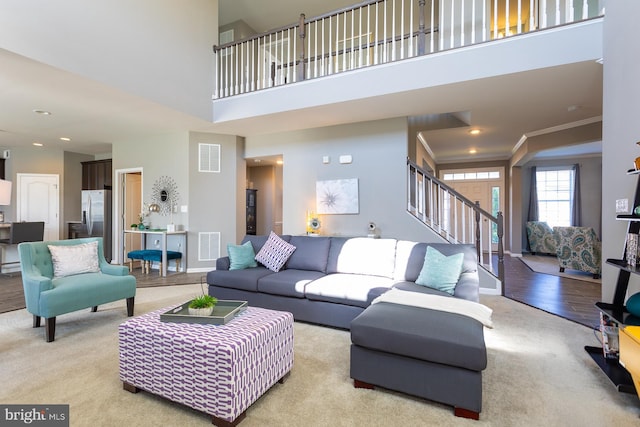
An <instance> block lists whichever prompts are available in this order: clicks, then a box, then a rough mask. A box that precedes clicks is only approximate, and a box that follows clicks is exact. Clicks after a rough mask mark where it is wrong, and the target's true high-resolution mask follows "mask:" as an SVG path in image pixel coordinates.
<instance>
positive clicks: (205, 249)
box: [198, 231, 220, 261]
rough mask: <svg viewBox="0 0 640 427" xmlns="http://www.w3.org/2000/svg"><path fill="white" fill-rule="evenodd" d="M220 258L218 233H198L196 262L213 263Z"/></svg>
mask: <svg viewBox="0 0 640 427" xmlns="http://www.w3.org/2000/svg"><path fill="white" fill-rule="evenodd" d="M218 258H220V232H218V231H209V232H201V233H198V261H215V260H216V259H218Z"/></svg>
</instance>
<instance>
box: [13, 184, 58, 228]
mask: <svg viewBox="0 0 640 427" xmlns="http://www.w3.org/2000/svg"><path fill="white" fill-rule="evenodd" d="M17 181H18V182H17V184H18V185H17V189H18V191H17V194H16V203H17V212H16V214H17V219H16V220H17V221H44V240H45V241H46V240H59V239H60V221H59V218H60V203H59V200H60V187H59V181H60V177H59V175H46V174H35V173H33V174H32V173H19V174H17Z"/></svg>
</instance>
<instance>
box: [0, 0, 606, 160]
mask: <svg viewBox="0 0 640 427" xmlns="http://www.w3.org/2000/svg"><path fill="white" fill-rule="evenodd" d="M219 3H220V24H221V25H224V24H226V23H230V22H233V21H235V20H237V19H240V18H242V19H243V20H244V21H245V22H246V23H247V24H249V25H250V26H251V27H252V28H254V29H255V30H256V31H258V32H263V31H266V30H268V29H270V28H275V27H281V26H283V25H287V24H290V23H293V22H296V21H297V19H298V16H299V14H300V13H301V12H304V13H306V15H307V16H308V17H312V16H316V15H319V14H321V13H323V12H326V11H327V10H334V9H339V8H342V7H344V6H346V5H349V4H353V1H348V0H347V1H345V0H342V1H339V0H328V1H323V2H317V1H311V0H304V1H299V0H269V2H264V3H263V2H261V3H260V7H256V2H255V0H220V2H219ZM265 4H268V5H269V7H264V5H265ZM289 10H290V11H291V13H287V12H284V11H289ZM0 63H1V64H2V67H1V68H0V147H9V148H11V147H15V146H19V145H30V144H32V143H33V142H40V143H43V144H44V145H45V146H46V147H64V149H65V150H68V151H74V152H80V153H87V154H103V153H109V152H110V151H111V143H112V141H116V140H123V139H131V137H132V136H135V135H149V134H150V133H158V134H161V133H167V132H173V131H183V130H185V129H189V130H194V131H205V132H206V131H212V132H218V133H231V134H237V135H242V136H248V135H251V134H252V133H267V132H275V131H286V130H290V129H292V126H293V124H295V126H296V127H297V128H305V127H306V128H312V127H317V126H328V125H332V124H340V123H348V122H356V121H363V120H375V119H382V118H387V117H399V116H419V115H421V114H425V112H429V113H434V110H433V105H430V102H431V101H432V100H434V99H437V100H438V107H437V108H438V109H437V110H436V111H435V112H437V113H448V112H454V111H469V112H470V117H471V124H473V125H474V126H477V127H479V128H480V129H481V131H482V133H481V134H480V135H479V136H476V137H471V136H470V135H469V134H468V133H467V131H468V127H462V128H453V129H442V130H431V131H428V132H424V133H423V137H424V139H425V140H426V141H427V143H428V144H429V147H430V148H431V149H432V150H433V152H434V154H435V156H436V158H437V159H438V160H439V161H442V162H447V161H455V160H458V161H459V160H460V159H462V158H464V159H466V160H471V159H469V157H468V154H467V152H468V150H469V148H472V146H474V147H482V148H483V155H482V156H480V155H478V157H476V159H478V160H479V159H482V158H487V159H488V158H492V159H493V158H499V159H507V158H509V157H510V155H511V150H512V149H513V148H514V146H515V143H517V141H518V140H519V139H520V137H521V136H522V135H523V134H526V133H527V132H536V131H540V130H543V129H546V128H552V127H554V126H558V125H561V124H564V123H570V122H577V121H580V120H585V119H589V118H593V117H598V116H600V115H601V114H602V107H601V105H602V66H601V65H600V64H596V63H578V64H573V65H569V66H563V67H557V68H553V69H544V70H539V71H530V72H527V73H520V74H518V75H512V76H507V77H505V76H503V77H500V78H494V79H484V80H483V81H472V82H466V83H461V84H457V85H450V86H447V87H440V88H432V89H428V90H423V91H415V93H402V94H393V95H389V96H384V97H379V98H373V99H366V100H361V101H355V102H348V103H343V104H341V105H332V106H330V107H327V108H324V109H323V110H322V111H318V110H315V111H314V114H309V112H308V111H298V112H288V113H286V114H282V115H277V116H274V117H260V118H254V119H249V120H245V121H242V122H241V123H226V124H224V125H213V124H212V123H210V122H207V121H204V120H201V119H199V118H195V117H190V116H187V115H185V114H183V113H180V112H176V111H174V110H172V109H170V108H167V107H164V106H162V105H159V104H156V103H153V102H151V101H147V100H144V99H141V98H139V97H135V96H133V95H130V94H127V93H125V92H123V91H120V90H117V89H114V88H111V87H107V86H104V85H102V84H99V83H96V82H94V81H91V80H88V79H84V78H81V77H78V76H76V75H72V74H71V73H67V72H64V71H61V70H59V69H56V68H53V67H49V66H47V65H43V64H41V63H37V62H34V61H32V60H29V59H27V58H24V57H21V56H19V55H15V54H13V53H11V52H8V51H6V50H2V49H0ZM123 106H124V107H123ZM516 107H517V108H516ZM36 109H45V110H49V111H51V112H52V115H50V116H42V115H38V114H35V113H33V110H36ZM319 112H320V113H321V114H318V113H319ZM320 119H321V120H322V121H319V120H320ZM60 137H72V138H73V139H72V141H71V142H63V141H61V140H60V139H59V138H60ZM452 141H454V142H455V144H452ZM600 147H601V144H598V143H595V144H590V145H585V146H583V147H573V148H574V149H576V148H579V149H580V150H581V151H580V152H579V153H580V154H592V153H593V152H600V151H601V148H600ZM572 153H576V151H575V150H574V151H566V149H565V151H563V152H561V153H559V152H556V153H555V155H568V154H572ZM483 156H484V157H483Z"/></svg>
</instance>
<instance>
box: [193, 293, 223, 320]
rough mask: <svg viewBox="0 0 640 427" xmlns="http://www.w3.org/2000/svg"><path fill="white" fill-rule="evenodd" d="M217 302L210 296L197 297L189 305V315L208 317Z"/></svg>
mask: <svg viewBox="0 0 640 427" xmlns="http://www.w3.org/2000/svg"><path fill="white" fill-rule="evenodd" d="M217 302H218V299H217V298H216V297H212V296H211V295H206V294H203V295H200V296H197V297H195V298H194V299H193V301H191V302H190V303H189V314H190V315H192V316H210V315H211V313H213V307H214V306H215V305H216V303H217Z"/></svg>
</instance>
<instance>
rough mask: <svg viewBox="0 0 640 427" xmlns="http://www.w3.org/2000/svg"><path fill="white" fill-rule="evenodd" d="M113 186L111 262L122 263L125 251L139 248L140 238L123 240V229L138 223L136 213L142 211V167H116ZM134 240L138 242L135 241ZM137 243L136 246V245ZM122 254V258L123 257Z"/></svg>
mask: <svg viewBox="0 0 640 427" xmlns="http://www.w3.org/2000/svg"><path fill="white" fill-rule="evenodd" d="M114 174H115V177H114V179H115V181H114V182H117V183H118V185H114V186H113V192H114V193H113V203H114V206H113V212H114V221H113V258H112V260H111V263H112V264H123V263H124V261H125V260H126V253H123V252H125V251H130V250H132V249H139V247H140V246H139V245H140V243H139V242H140V239H139V238H138V239H128V241H126V242H125V241H124V240H123V230H124V229H125V228H127V229H128V228H129V227H131V224H134V223H135V224H137V223H138V215H139V214H140V212H141V211H142V188H143V185H142V182H143V173H142V168H131V169H116V170H115V172H114ZM136 241H137V242H138V243H136ZM136 245H137V246H136ZM123 255H124V258H123Z"/></svg>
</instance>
